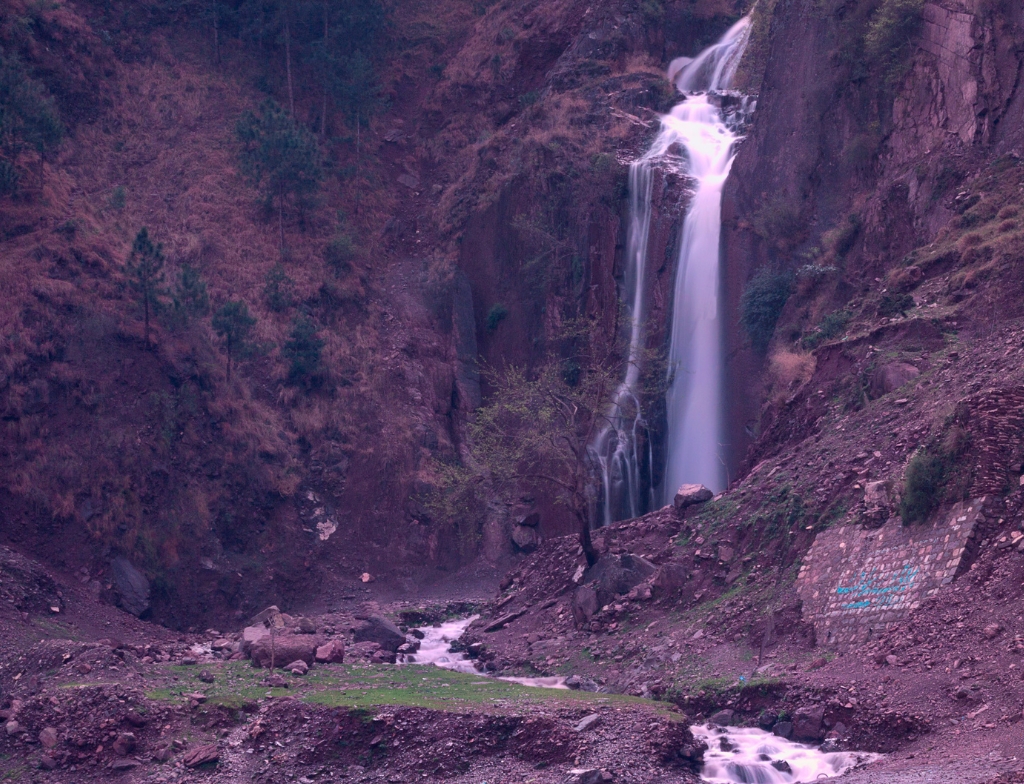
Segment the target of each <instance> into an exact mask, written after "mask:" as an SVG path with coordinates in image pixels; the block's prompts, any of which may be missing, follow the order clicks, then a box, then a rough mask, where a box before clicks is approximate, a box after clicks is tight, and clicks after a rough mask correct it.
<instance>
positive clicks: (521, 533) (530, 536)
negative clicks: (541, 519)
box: [512, 525, 540, 553]
mask: <svg viewBox="0 0 1024 784" xmlns="http://www.w3.org/2000/svg"><path fill="white" fill-rule="evenodd" d="M512 543H513V544H514V545H515V546H516V547H517V548H518V549H519V551H520V552H523V553H532V552H533V551H534V550H536V549H537V546H538V545H539V544H540V534H539V533H537V529H536V528H533V527H531V526H528V525H516V526H513V527H512Z"/></svg>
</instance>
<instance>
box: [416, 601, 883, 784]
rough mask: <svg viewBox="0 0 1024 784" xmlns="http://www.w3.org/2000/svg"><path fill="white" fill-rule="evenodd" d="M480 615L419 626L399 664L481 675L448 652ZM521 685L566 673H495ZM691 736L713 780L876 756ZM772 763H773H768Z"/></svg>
mask: <svg viewBox="0 0 1024 784" xmlns="http://www.w3.org/2000/svg"><path fill="white" fill-rule="evenodd" d="M478 617H479V616H477V615H473V616H471V617H469V618H460V619H459V620H454V621H446V622H445V623H442V624H439V625H438V626H423V627H420V629H419V631H421V632H422V633H423V639H422V640H421V641H420V649H419V650H418V651H417V652H416V653H415V654H407V655H404V656H402V657H401V658H400V660H399V661H400V663H402V664H421V665H430V664H432V665H435V666H437V667H442V668H444V669H446V670H455V671H457V672H465V673H471V674H473V675H481V676H483V675H486V673H485V672H481V671H480V670H478V669H477V668H476V662H474V661H473V660H472V659H470V658H468V657H467V656H466V655H465V654H464V653H453V652H452V650H451V645H452V643H453V642H454V641H455V640H457V639H459V637H461V636H462V634H463V633H464V632H465V631H466V629H467V628H468V627H469V625H470V624H471V623H472V622H473V621H475V620H476V619H477V618H478ZM499 680H503V681H511V682H512V683H519V684H522V685H524V686H536V687H541V688H548V689H564V688H566V685H565V678H561V677H548V678H500V679H499ZM692 731H693V734H694V737H697V738H699V739H701V740H703V741H705V742H706V743H707V744H708V750H707V751H706V752H705V753H704V769H703V770H702V771H701V778H702V779H704V781H708V782H714V783H715V784H799V782H811V781H817V780H819V779H825V778H832V777H834V776H841V775H842V774H844V773H846V772H847V771H849V770H852V769H853V768H855V767H858V766H860V765H864V764H866V763H868V762H872V761H874V760H876V759H878V757H879V756H880V755H878V754H869V753H867V752H854V751H838V752H823V751H820V750H819V749H816V748H814V747H812V746H804V745H803V744H800V743H794V742H792V741H788V740H785V739H784V738H779V737H776V736H774V735H770V734H769V733H767V732H764V731H762V730H758V729H751V728H747V727H716V726H711V725H706V724H704V725H697V726H694V727H692ZM773 762H774V763H775V765H772V763H773Z"/></svg>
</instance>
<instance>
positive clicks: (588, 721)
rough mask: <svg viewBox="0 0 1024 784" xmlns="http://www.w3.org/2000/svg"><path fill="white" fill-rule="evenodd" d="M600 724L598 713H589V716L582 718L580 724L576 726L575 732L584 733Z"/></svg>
mask: <svg viewBox="0 0 1024 784" xmlns="http://www.w3.org/2000/svg"><path fill="white" fill-rule="evenodd" d="M600 723H601V715H600V714H598V713H591V714H590V715H589V716H584V717H583V719H582V720H581V721H580V723H579V724H577V725H576V732H586V731H587V730H589V729H591V728H593V727H596V726H597V725H598V724H600Z"/></svg>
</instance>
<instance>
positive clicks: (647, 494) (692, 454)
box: [589, 18, 750, 525]
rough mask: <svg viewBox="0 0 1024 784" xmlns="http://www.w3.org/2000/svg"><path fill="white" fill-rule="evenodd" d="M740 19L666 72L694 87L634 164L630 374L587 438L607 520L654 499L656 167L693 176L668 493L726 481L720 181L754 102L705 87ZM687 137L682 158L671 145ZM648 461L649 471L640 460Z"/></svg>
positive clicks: (678, 314)
mask: <svg viewBox="0 0 1024 784" xmlns="http://www.w3.org/2000/svg"><path fill="white" fill-rule="evenodd" d="M749 27H750V22H749V20H748V19H747V18H744V19H741V20H740V21H739V22H737V23H736V24H735V25H733V27H732V28H730V30H729V31H728V32H727V33H726V34H725V35H724V36H723V37H722V39H721V40H720V41H718V43H716V44H714V45H713V46H710V47H708V48H707V49H705V50H704V51H703V52H701V53H700V54H699V55H698V56H697V57H696V58H692V59H691V58H679V59H677V60H674V61H673V62H672V64H671V65H670V66H669V71H668V78H669V80H670V81H672V82H674V83H675V85H676V86H677V88H678V89H679V90H680V91H681V92H683V93H687V94H689V93H694V92H696V91H705V94H701V95H688V97H687V98H686V100H684V101H683V102H682V103H681V104H679V105H678V106H676V107H675V108H674V109H673V110H672V112H671V113H670V114H669V115H666V116H665V117H663V118H662V127H661V131H660V133H659V134H658V136H657V137H656V138H655V140H654V142H653V144H652V145H651V147H650V149H649V150H648V151H647V153H646V154H645V155H644V156H643V157H642V158H640V159H639V160H637V161H634V162H633V163H632V164H631V165H630V171H629V192H630V220H629V229H628V234H627V243H626V247H627V253H626V265H625V274H624V281H623V284H624V285H623V297H622V300H623V304H624V306H625V310H626V313H627V316H628V317H629V323H630V335H629V354H628V361H627V365H626V373H625V378H624V379H623V381H622V383H621V384H620V385H619V387H618V389H617V390H616V392H615V396H614V398H613V401H612V404H611V406H610V409H609V412H608V414H607V418H606V423H605V425H604V427H603V428H602V429H601V430H600V432H599V433H598V435H597V437H596V438H595V439H594V441H593V443H592V444H591V446H590V450H589V452H590V458H591V461H592V463H593V465H594V466H595V468H596V471H597V473H599V474H600V488H601V497H600V499H599V501H600V507H599V511H600V518H601V520H602V523H603V524H604V525H608V524H610V523H612V522H614V521H615V520H622V519H627V518H631V517H637V516H639V515H641V514H643V513H644V512H646V511H647V510H648V509H649V508H652V507H653V506H654V502H655V498H654V490H653V488H652V487H651V484H650V481H649V480H648V481H645V479H644V474H645V473H646V474H647V475H648V476H649V475H650V468H651V462H652V454H651V450H650V446H649V441H648V446H647V449H646V450H644V449H643V448H642V442H643V440H644V439H643V438H642V435H643V434H644V433H645V432H646V424H645V423H644V421H643V418H642V411H641V407H640V403H639V400H638V398H637V382H638V381H639V378H640V361H641V352H642V351H643V345H644V319H645V318H646V315H647V314H646V297H645V288H644V282H645V279H646V274H647V245H648V238H649V234H650V225H651V195H652V183H653V169H654V168H655V167H656V166H659V167H667V168H669V169H677V170H680V171H682V172H685V173H686V174H688V175H689V176H690V177H692V178H693V179H694V180H695V181H696V189H695V192H694V195H693V201H692V203H691V205H690V209H689V211H688V212H687V215H686V219H685V222H684V225H683V236H682V243H681V251H680V256H679V265H678V268H677V271H676V285H675V305H674V311H673V315H672V336H671V344H670V351H669V362H670V364H669V368H670V373H671V378H672V382H671V384H670V386H669V391H668V394H667V399H666V403H667V413H668V450H667V452H668V465H667V467H666V474H665V477H666V478H665V480H664V484H663V487H664V494H665V495H667V496H668V500H671V498H672V495H673V494H674V493H675V491H676V488H678V487H679V485H681V484H683V483H684V482H699V483H702V484H705V485H707V486H708V487H710V488H712V489H714V490H719V489H721V488H722V487H723V486H724V484H725V482H724V478H723V475H724V469H723V466H722V464H721V456H720V447H719V441H720V435H719V434H720V431H721V425H720V419H721V411H720V409H721V360H720V355H721V338H720V335H719V330H720V323H719V319H718V244H719V235H720V233H721V193H722V186H723V185H724V183H725V179H726V177H727V176H728V174H729V167H730V166H731V164H732V158H733V145H734V143H735V142H736V141H737V139H738V138H739V137H738V136H737V135H736V132H735V129H736V127H737V123H736V121H737V119H742V117H743V115H744V113H745V111H747V110H748V109H749V108H750V107H749V106H748V105H747V103H746V102H745V101H740V102H739V112H734V113H732V114H730V115H724V114H723V112H722V111H721V110H720V109H719V107H718V106H717V105H716V103H715V102H713V101H712V99H711V98H710V97H709V95H708V94H707V93H709V92H712V91H717V90H721V89H723V88H725V87H728V85H729V83H730V82H731V81H732V78H733V75H734V74H735V73H736V68H737V66H738V65H739V61H740V58H741V57H742V56H743V50H744V48H745V47H746V42H747V38H748V35H749ZM677 147H681V148H682V149H683V150H684V151H685V153H686V158H685V160H684V159H680V158H679V156H678V154H676V153H675V152H674V150H675V148H677ZM644 468H646V469H647V471H646V472H645V471H644V470H643V469H644Z"/></svg>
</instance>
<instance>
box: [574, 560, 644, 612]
mask: <svg viewBox="0 0 1024 784" xmlns="http://www.w3.org/2000/svg"><path fill="white" fill-rule="evenodd" d="M655 571H657V567H656V566H655V565H654V564H652V563H651V562H650V561H648V560H646V559H644V558H641V557H640V556H638V555H632V554H630V553H623V554H622V555H603V556H601V558H600V560H598V562H597V563H596V564H594V565H593V566H592V567H590V568H589V569H588V570H587V571H586V573H585V574H584V576H583V579H584V581H585V582H588V583H589V582H593V583H594V584H595V588H596V589H597V601H598V605H599V606H604V605H606V604H608V602H610V601H611V600H613V599H614V598H615V597H616V596H621V595H622V594H625V593H628V592H629V589H630V588H632V587H633V586H634V585H636V584H638V583H640V582H643V581H644V580H646V579H647V578H648V577H650V576H651V575H652V574H654V572H655Z"/></svg>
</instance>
